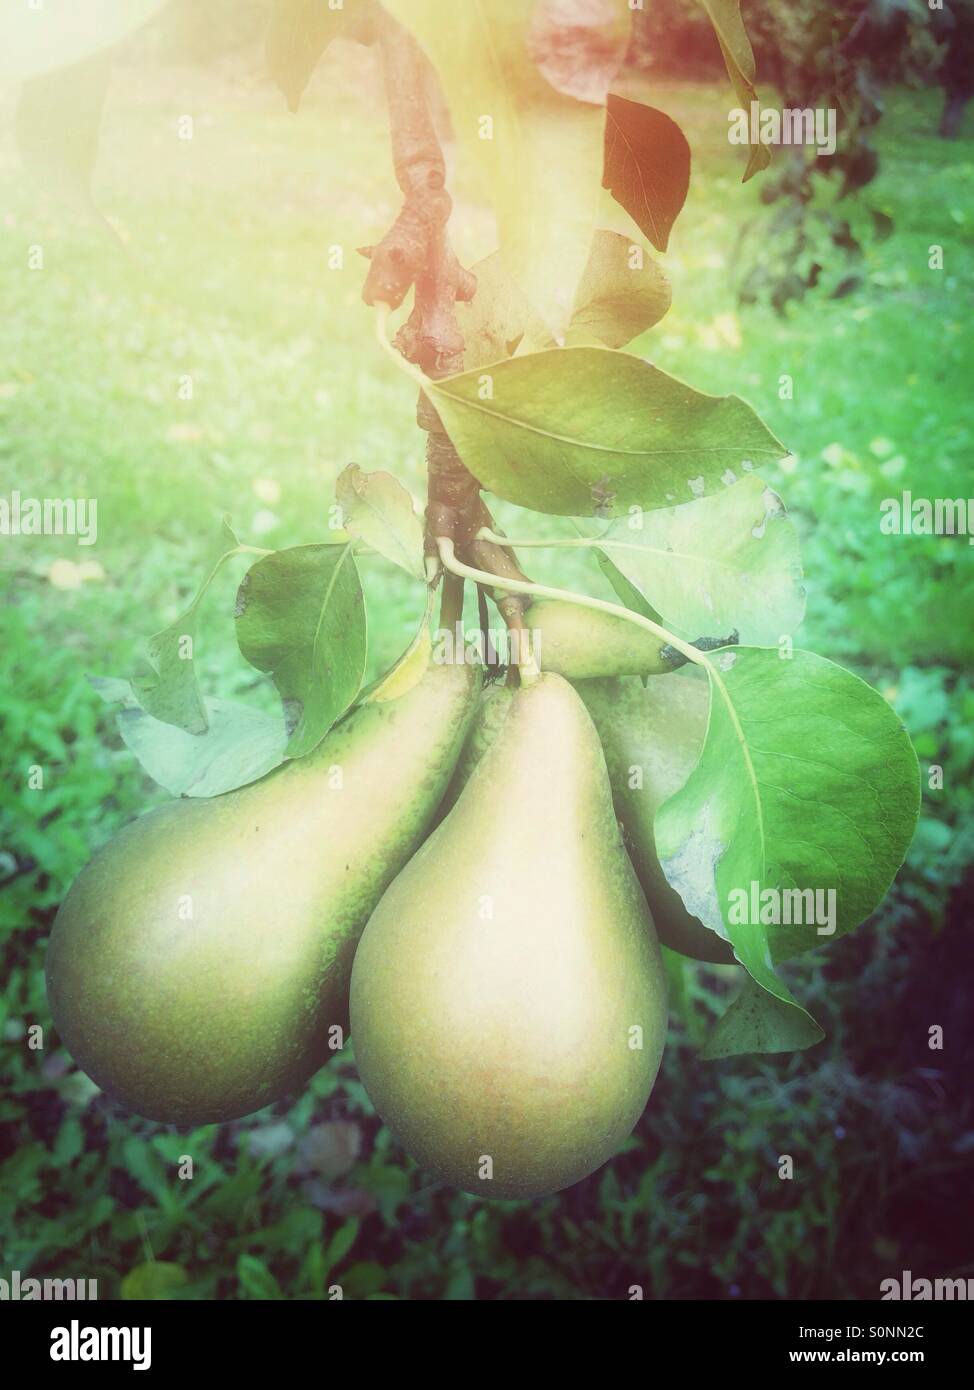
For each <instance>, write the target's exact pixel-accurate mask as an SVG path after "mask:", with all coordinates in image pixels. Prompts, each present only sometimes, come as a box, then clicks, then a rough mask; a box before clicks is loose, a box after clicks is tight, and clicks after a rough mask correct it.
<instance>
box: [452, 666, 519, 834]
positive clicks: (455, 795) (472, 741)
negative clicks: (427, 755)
mask: <svg viewBox="0 0 974 1390" xmlns="http://www.w3.org/2000/svg"><path fill="white" fill-rule="evenodd" d="M515 694H516V691H515V689H514V687H513V686H510V685H497V684H495V685H488V686H486V687H485V689H484V690H483V692H482V694H481V696H480V699H479V701H478V702H477V709H476V712H475V714H474V717H473V722H472V723H471V725H470V732H469V733H468V734H467V739H466V742H465V743H464V745H463V748H462V749H461V751H460V757H459V758H458V759H457V765H456V770H455V771H454V773H453V777H452V779H451V781H450V785H449V787H447V789H446V795H445V796H444V797H443V801H442V803H441V805H440V809H439V812H438V821H439V820H442V819H443V818H444V816H446V814H447V813H448V812H449V811H452V809H453V807H454V806H455V805H456V803H457V801H458V799H459V796H460V793H461V792H462V791H463V789H464V787H465V786H466V785H467V783H468V782H469V781H470V778H471V776H472V774H473V770H474V768H475V767H476V766H477V764H478V763H479V762H480V759H481V758H482V757H483V756H484V754H485V753H486V752H487V749H488V748H490V747H491V745H492V744H493V742H494V739H495V738H496V737H497V734H498V732H499V731H500V728H501V725H502V724H503V723H504V720H505V719H506V718H507V716H508V714H509V713H510V709H511V702H512V701H513V699H514V696H515Z"/></svg>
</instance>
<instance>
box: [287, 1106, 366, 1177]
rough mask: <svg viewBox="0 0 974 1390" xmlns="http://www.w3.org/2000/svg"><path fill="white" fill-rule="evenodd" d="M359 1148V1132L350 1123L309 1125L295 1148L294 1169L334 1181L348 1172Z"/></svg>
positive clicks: (360, 1139) (357, 1154) (334, 1121)
mask: <svg viewBox="0 0 974 1390" xmlns="http://www.w3.org/2000/svg"><path fill="white" fill-rule="evenodd" d="M361 1149H362V1131H361V1130H360V1129H359V1127H358V1125H356V1124H353V1123H352V1122H351V1121H349V1120H331V1121H328V1122H327V1123H325V1124H320V1125H312V1126H311V1128H310V1129H309V1130H308V1132H307V1134H305V1135H303V1136H302V1138H301V1141H300V1142H299V1144H298V1148H297V1165H296V1166H297V1168H298V1171H299V1172H301V1173H314V1174H316V1175H317V1176H318V1177H319V1178H322V1179H323V1180H324V1181H325V1182H333V1181H334V1180H335V1178H342V1177H344V1176H345V1174H346V1173H350V1172H351V1171H352V1169H353V1168H354V1167H355V1164H356V1163H357V1161H358V1156H359V1153H360V1152H361Z"/></svg>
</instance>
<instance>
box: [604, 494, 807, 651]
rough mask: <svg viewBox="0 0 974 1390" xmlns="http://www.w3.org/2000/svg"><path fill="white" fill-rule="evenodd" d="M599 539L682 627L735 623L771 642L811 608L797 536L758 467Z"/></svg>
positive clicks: (701, 629) (743, 635)
mask: <svg viewBox="0 0 974 1390" xmlns="http://www.w3.org/2000/svg"><path fill="white" fill-rule="evenodd" d="M601 539H602V541H603V543H604V546H605V550H606V552H607V553H608V555H609V556H610V558H611V559H612V560H613V561H614V562H615V564H616V565H617V566H618V567H619V569H620V570H621V571H622V573H623V574H624V575H625V576H626V577H627V578H628V579H629V580H630V581H631V582H632V583H633V584H634V585H635V586H636V587H637V589H638V590H639V591H640V593H643V594H647V595H650V596H651V597H652V599H653V602H654V603H655V604H656V606H657V608H658V609H659V611H660V612H661V613H662V614H663V620H664V623H665V624H666V625H667V626H670V627H672V626H673V625H674V624H675V625H676V626H677V627H678V630H680V631H682V632H684V633H686V632H692V633H694V634H695V635H698V636H699V635H700V634H701V633H710V634H716V633H723V632H728V631H730V630H731V629H735V630H736V631H737V632H738V633H739V634H740V639H741V641H742V642H743V643H745V644H746V643H753V644H755V645H758V646H773V645H774V644H775V643H777V642H778V640H779V639H780V638H781V637H783V636H790V635H791V634H792V633H793V632H794V631H795V629H796V628H797V627H798V626H799V625H800V623H801V621H802V618H803V617H804V615H805V590H804V587H803V585H802V568H801V559H800V555H799V545H798V536H797V533H796V531H795V528H794V525H793V524H792V522H791V520H790V518H789V517H788V515H787V513H786V511H785V508H784V504H783V503H782V501H781V498H780V497H779V496H778V495H777V494H776V493H774V492H772V491H771V489H770V488H769V487H766V486H765V484H764V483H763V482H762V481H761V479H760V478H758V477H756V476H754V475H753V474H752V475H751V476H750V477H747V478H744V479H742V480H741V482H739V483H737V484H735V485H734V486H733V487H729V488H726V489H725V490H724V491H723V492H718V493H715V494H714V495H713V496H712V497H704V498H701V500H700V501H699V502H689V503H686V504H685V505H684V506H682V507H670V508H666V509H664V510H659V511H654V512H636V513H634V514H632V515H630V516H629V517H627V518H625V519H623V520H619V521H617V522H615V523H614V525H613V526H611V527H610V528H609V530H608V531H607V532H606V533H605V535H604V536H603V537H602V538H601Z"/></svg>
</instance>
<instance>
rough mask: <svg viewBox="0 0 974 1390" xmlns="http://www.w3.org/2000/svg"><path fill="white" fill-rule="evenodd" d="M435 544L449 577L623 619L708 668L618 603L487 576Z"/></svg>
mask: <svg viewBox="0 0 974 1390" xmlns="http://www.w3.org/2000/svg"><path fill="white" fill-rule="evenodd" d="M436 544H437V548H438V550H439V552H440V561H441V563H442V565H443V568H444V569H445V570H449V572H450V573H451V574H459V575H462V576H463V577H464V578H465V579H472V580H473V581H474V582H475V583H477V584H490V585H493V586H494V588H497V589H510V591H511V592H512V593H515V594H530V595H532V597H534V598H549V599H554V600H555V601H556V602H558V603H574V604H577V605H578V607H579V608H592V609H594V610H595V611H596V612H599V613H609V614H611V615H612V617H614V618H624V619H625V620H626V622H630V623H632V624H633V625H634V626H635V627H641V628H642V629H643V630H644V631H645V632H651V633H652V634H653V636H654V637H660V638H662V639H663V641H664V642H667V643H669V645H670V646H671V647H673V648H674V649H675V650H676V651H678V652H679V653H680V654H681V656H685V657H686V659H687V661H692V662H693V664H694V665H695V666H703V667H705V668H708V667H710V665H711V663H710V662H709V661H708V660H707V658H706V657H705V656H704V655H703V654H702V653H701V652H699V651H698V650H697V648H696V647H694V646H691V645H690V643H689V642H684V641H683V640H682V639H681V638H679V637H677V636H676V635H675V634H674V633H672V632H668V631H667V630H666V628H665V627H661V626H660V624H659V623H654V622H653V620H652V619H651V618H644V617H643V615H642V614H641V613H633V612H632V610H631V609H629V608H623V607H622V606H621V605H620V604H618V603H606V602H605V600H604V599H600V598H592V597H591V596H590V595H589V594H576V593H574V592H573V591H572V590H571V589H552V588H549V587H548V585H546V584H528V583H525V582H523V581H521V580H517V579H508V578H506V577H505V576H503V575H498V574H488V572H487V571H486V570H477V569H472V568H471V566H470V565H464V564H462V563H461V562H460V561H459V560H458V559H457V558H456V555H455V554H454V550H453V542H452V541H451V540H450V539H449V537H447V536H438V537H437V541H436Z"/></svg>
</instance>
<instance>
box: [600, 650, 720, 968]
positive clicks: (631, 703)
mask: <svg viewBox="0 0 974 1390" xmlns="http://www.w3.org/2000/svg"><path fill="white" fill-rule="evenodd" d="M577 689H578V693H579V694H580V695H581V697H582V699H583V700H584V701H585V704H586V706H587V708H588V712H589V714H590V715H591V716H592V718H593V720H594V721H595V727H596V728H597V729H598V731H599V737H600V738H601V740H602V747H603V749H604V751H605V760H606V763H607V765H608V768H609V777H610V779H611V782H612V790H613V795H614V797H615V805H616V814H617V815H618V817H619V819H620V821H621V822H622V825H623V829H624V833H625V840H626V848H627V849H628V850H629V854H630V857H631V859H632V861H633V864H634V865H635V866H636V873H637V874H638V875H639V881H640V883H641V884H642V886H643V891H644V892H645V894H646V899H647V901H648V903H649V905H650V908H651V909H652V913H653V920H654V921H655V923H656V930H657V932H658V933H659V939H660V941H662V943H663V945H664V946H669V947H670V948H671V949H672V950H674V951H679V952H680V953H681V954H682V955H684V956H691V957H692V958H693V959H694V960H703V961H711V962H713V963H715V964H722V965H725V964H729V963H731V962H732V961H733V960H734V952H733V949H732V947H731V945H730V943H729V942H727V941H725V940H724V939H723V938H722V937H720V936H718V935H717V933H716V932H713V931H711V930H710V928H709V927H705V926H704V925H703V923H702V922H701V921H700V920H699V918H697V917H694V916H692V914H691V913H689V912H688V911H687V909H686V908H685V907H684V905H683V899H682V898H681V897H680V895H679V893H677V891H676V890H675V889H674V888H671V887H670V885H669V883H668V882H667V880H666V876H665V874H664V873H663V870H662V868H661V867H660V862H659V859H658V858H657V855H656V838H655V833H654V830H653V823H654V821H655V819H656V812H657V811H658V810H659V808H660V806H662V804H663V802H664V801H666V800H667V798H668V797H670V796H672V795H673V794H674V793H675V792H678V791H679V790H680V788H681V787H682V786H683V785H684V783H685V782H686V780H687V778H688V777H689V776H690V773H691V772H692V771H693V769H694V768H695V767H696V765H697V761H698V759H699V757H700V753H701V751H702V749H703V743H704V739H705V737H706V734H707V720H708V717H709V710H710V693H709V689H708V685H707V681H706V680H704V679H700V678H698V677H697V676H696V675H691V674H686V675H684V674H680V675H677V676H673V677H672V678H671V679H669V680H650V681H649V683H648V686H647V688H645V689H644V688H643V684H642V682H641V681H639V680H598V681H580V682H579V684H578V687H577ZM634 782H635V783H636V785H635V786H633V783H634Z"/></svg>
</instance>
